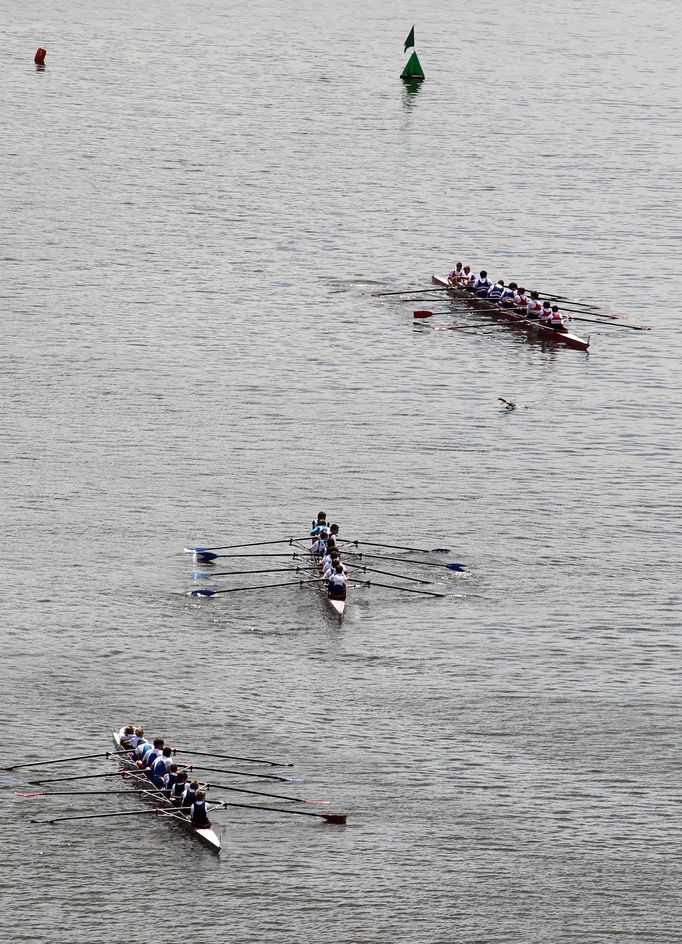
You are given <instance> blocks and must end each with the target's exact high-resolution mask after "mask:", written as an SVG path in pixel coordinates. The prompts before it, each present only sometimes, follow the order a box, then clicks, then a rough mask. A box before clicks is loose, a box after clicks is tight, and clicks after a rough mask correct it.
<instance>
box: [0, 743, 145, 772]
mask: <svg viewBox="0 0 682 944" xmlns="http://www.w3.org/2000/svg"><path fill="white" fill-rule="evenodd" d="M132 750H133V748H132V747H131V748H130V751H105V752H104V753H103V754H102V753H101V752H100V753H99V754H76V756H75V757H54V758H49V759H48V760H32V761H31V762H30V763H28V764H11V765H10V766H9V767H0V770H19V768H21V767H45V766H47V765H48V764H67V763H69V762H70V761H72V760H90V758H92V757H104V758H109V757H117V756H118V755H120V754H129V753H130V752H131V751H132Z"/></svg>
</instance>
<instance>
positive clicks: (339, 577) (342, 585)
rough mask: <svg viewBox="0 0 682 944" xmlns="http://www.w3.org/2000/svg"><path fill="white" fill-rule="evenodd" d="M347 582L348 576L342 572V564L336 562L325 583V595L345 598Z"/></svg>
mask: <svg viewBox="0 0 682 944" xmlns="http://www.w3.org/2000/svg"><path fill="white" fill-rule="evenodd" d="M347 583H348V578H347V577H346V575H345V574H344V572H343V565H342V564H341V563H338V564H337V565H336V569H335V571H334V573H333V574H332V575H331V577H330V578H329V583H328V584H327V596H328V597H329V599H330V600H345V599H346V584H347Z"/></svg>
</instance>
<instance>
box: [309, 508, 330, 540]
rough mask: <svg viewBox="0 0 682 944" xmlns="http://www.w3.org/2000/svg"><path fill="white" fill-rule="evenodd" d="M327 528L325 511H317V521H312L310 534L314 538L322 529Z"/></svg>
mask: <svg viewBox="0 0 682 944" xmlns="http://www.w3.org/2000/svg"><path fill="white" fill-rule="evenodd" d="M326 528H327V512H326V511H318V513H317V521H313V527H312V530H311V532H310V536H311V537H314V538H316V537H317V536H318V534H319V533H320V531H324V530H326Z"/></svg>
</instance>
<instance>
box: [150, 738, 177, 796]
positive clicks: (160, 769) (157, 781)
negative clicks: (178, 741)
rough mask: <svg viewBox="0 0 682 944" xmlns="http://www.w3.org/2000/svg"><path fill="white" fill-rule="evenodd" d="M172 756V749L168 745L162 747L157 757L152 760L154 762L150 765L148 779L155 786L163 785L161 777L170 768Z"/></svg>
mask: <svg viewBox="0 0 682 944" xmlns="http://www.w3.org/2000/svg"><path fill="white" fill-rule="evenodd" d="M172 756H173V751H172V750H171V749H170V747H164V749H163V750H162V751H161V753H160V754H159V755H158V757H157V758H156V759H155V760H154V763H153V764H152V765H151V771H150V774H149V779H150V780H151V782H152V783H153V784H154V786H155V787H162V786H163V778H164V777H165V776H166V774H167V773H168V771H169V770H170V766H171V763H172V761H171V757H172Z"/></svg>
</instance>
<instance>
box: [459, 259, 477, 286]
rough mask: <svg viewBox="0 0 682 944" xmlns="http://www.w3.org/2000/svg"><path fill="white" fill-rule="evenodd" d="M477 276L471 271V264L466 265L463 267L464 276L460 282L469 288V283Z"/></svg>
mask: <svg viewBox="0 0 682 944" xmlns="http://www.w3.org/2000/svg"><path fill="white" fill-rule="evenodd" d="M475 278H476V276H475V275H474V273H473V272H472V271H471V266H468V265H465V266H464V268H463V269H462V278H461V279H460V281H459V284H460V285H461V286H463V287H464V288H467V287H468V286H469V284H470V283H471V282H472V281H473V280H474V279H475Z"/></svg>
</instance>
